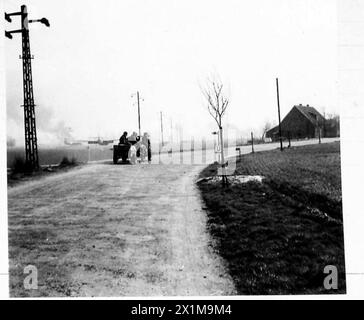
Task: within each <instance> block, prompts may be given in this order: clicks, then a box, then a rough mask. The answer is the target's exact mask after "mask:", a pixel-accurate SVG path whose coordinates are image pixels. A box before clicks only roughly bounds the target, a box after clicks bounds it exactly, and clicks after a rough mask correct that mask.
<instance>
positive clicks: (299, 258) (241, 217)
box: [198, 142, 346, 294]
mask: <svg viewBox="0 0 364 320" xmlns="http://www.w3.org/2000/svg"><path fill="white" fill-rule="evenodd" d="M216 170H217V166H216V164H215V165H211V166H209V167H207V168H206V169H205V170H204V171H203V172H202V173H201V177H206V176H213V175H216ZM236 174H239V175H262V176H264V177H265V179H264V180H263V183H256V182H249V183H247V184H238V185H237V184H234V185H230V186H228V187H226V188H222V186H221V184H217V183H208V182H206V181H202V182H200V183H199V184H198V185H199V188H200V190H201V193H202V197H203V199H204V201H205V203H206V206H207V209H208V210H207V212H208V225H209V230H210V233H211V234H212V236H213V237H214V238H215V239H216V240H217V241H216V242H217V250H218V251H219V252H220V254H221V256H222V257H223V258H224V259H225V260H226V261H227V264H228V268H229V272H230V274H231V276H232V277H233V279H234V281H235V284H236V287H237V290H238V292H239V294H318V293H322V294H326V293H345V292H346V284H345V264H344V240H343V227H342V198H341V172H340V144H339V143H338V142H337V143H330V144H321V145H311V146H304V147H297V148H291V149H285V150H284V152H280V151H279V150H273V151H266V152H260V153H254V154H249V155H246V156H243V157H241V159H240V160H238V161H237V169H236ZM326 265H335V266H336V267H337V268H338V272H339V278H338V280H339V287H338V290H331V291H327V290H325V289H324V286H323V281H324V278H325V276H326V275H325V274H324V273H323V270H324V267H325V266H326Z"/></svg>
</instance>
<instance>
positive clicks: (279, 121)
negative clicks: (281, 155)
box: [276, 78, 283, 151]
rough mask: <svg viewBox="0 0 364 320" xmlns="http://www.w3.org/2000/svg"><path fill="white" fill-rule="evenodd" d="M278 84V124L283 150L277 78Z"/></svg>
mask: <svg viewBox="0 0 364 320" xmlns="http://www.w3.org/2000/svg"><path fill="white" fill-rule="evenodd" d="M276 85H277V104H278V123H279V124H278V126H279V140H280V142H281V151H283V143H282V128H281V109H280V106H279V86H278V78H276Z"/></svg>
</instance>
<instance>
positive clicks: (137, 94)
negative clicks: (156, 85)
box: [131, 91, 143, 137]
mask: <svg viewBox="0 0 364 320" xmlns="http://www.w3.org/2000/svg"><path fill="white" fill-rule="evenodd" d="M131 97H135V95H134V94H132V95H131ZM136 97H137V104H138V128H139V136H140V137H141V135H142V130H141V126H140V95H139V91H137V93H136ZM142 100H143V99H142ZM133 105H134V104H133Z"/></svg>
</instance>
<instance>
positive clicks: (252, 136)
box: [250, 132, 254, 153]
mask: <svg viewBox="0 0 364 320" xmlns="http://www.w3.org/2000/svg"><path fill="white" fill-rule="evenodd" d="M250 135H251V138H252V153H254V135H253V132H251V133H250Z"/></svg>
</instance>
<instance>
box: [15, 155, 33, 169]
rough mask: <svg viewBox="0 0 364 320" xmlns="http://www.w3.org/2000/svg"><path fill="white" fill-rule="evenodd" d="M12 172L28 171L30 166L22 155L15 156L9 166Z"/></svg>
mask: <svg viewBox="0 0 364 320" xmlns="http://www.w3.org/2000/svg"><path fill="white" fill-rule="evenodd" d="M11 169H12V172H13V173H29V172H31V171H32V168H31V167H30V166H29V164H27V163H26V162H25V161H24V158H23V157H16V158H15V159H14V161H13V164H12V166H11Z"/></svg>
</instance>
